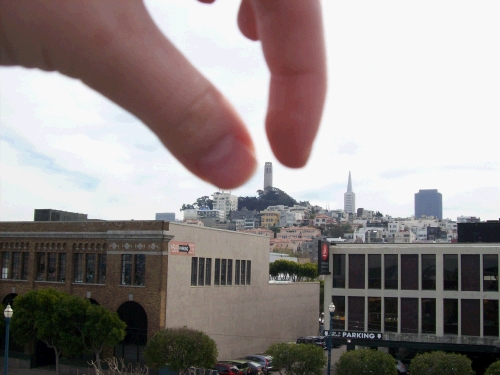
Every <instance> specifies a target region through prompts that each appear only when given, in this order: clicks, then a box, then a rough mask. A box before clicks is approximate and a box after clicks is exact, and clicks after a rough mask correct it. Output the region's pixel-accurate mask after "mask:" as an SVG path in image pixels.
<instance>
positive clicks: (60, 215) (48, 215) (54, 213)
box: [33, 208, 88, 221]
mask: <svg viewBox="0 0 500 375" xmlns="http://www.w3.org/2000/svg"><path fill="white" fill-rule="evenodd" d="M33 220H34V221H85V220H88V219H87V214H80V213H77V212H68V211H61V210H53V209H50V208H43V209H38V208H37V209H35V212H34V218H33Z"/></svg>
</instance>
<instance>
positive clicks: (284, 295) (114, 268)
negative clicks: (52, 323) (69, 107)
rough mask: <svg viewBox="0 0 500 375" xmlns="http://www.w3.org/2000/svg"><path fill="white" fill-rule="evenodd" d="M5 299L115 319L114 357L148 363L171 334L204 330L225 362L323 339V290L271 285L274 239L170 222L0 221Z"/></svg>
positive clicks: (0, 282) (0, 289) (0, 294)
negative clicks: (312, 337)
mask: <svg viewBox="0 0 500 375" xmlns="http://www.w3.org/2000/svg"><path fill="white" fill-rule="evenodd" d="M0 252H1V253H2V259H1V261H2V273H1V277H0V298H2V300H3V302H4V303H12V301H14V302H13V308H14V314H15V300H14V298H15V297H16V296H17V295H21V294H23V293H26V292H27V291H29V290H32V289H41V288H54V289H57V290H60V291H64V292H67V293H70V294H73V295H78V296H81V297H84V298H89V299H91V301H92V302H93V303H98V304H101V305H103V306H105V307H107V308H108V309H110V310H112V311H117V312H118V314H119V315H120V317H121V318H122V319H123V320H124V321H125V322H126V323H127V336H126V338H125V340H124V341H123V342H122V343H121V344H120V345H118V346H117V347H116V348H115V355H116V356H118V357H124V358H126V359H128V360H131V361H136V360H141V358H142V350H143V348H144V345H145V344H146V342H147V339H148V338H150V337H151V336H152V335H153V334H154V333H155V332H156V331H158V330H159V329H162V328H165V327H179V326H181V327H182V326H188V327H190V328H195V329H200V330H203V331H204V332H206V333H207V334H208V335H210V336H211V337H212V338H213V339H214V340H215V341H216V343H217V345H218V348H219V355H220V357H221V358H223V357H226V358H229V357H236V356H240V355H243V354H250V353H252V352H260V351H263V350H265V349H266V348H267V346H268V345H269V344H271V343H274V342H287V341H293V340H295V339H296V338H297V337H299V336H301V335H306V334H313V333H315V332H316V331H317V315H318V309H319V284H318V283H295V284H286V285H275V284H269V238H268V237H264V236H257V235H253V234H244V233H237V232H230V231H223V230H216V229H211V228H204V227H198V226H191V225H184V224H179V223H169V222H164V221H86V222H1V223H0Z"/></svg>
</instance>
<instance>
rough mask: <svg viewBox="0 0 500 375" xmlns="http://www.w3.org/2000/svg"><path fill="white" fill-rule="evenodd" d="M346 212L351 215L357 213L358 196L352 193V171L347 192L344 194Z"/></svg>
mask: <svg viewBox="0 0 500 375" xmlns="http://www.w3.org/2000/svg"><path fill="white" fill-rule="evenodd" d="M344 211H345V212H347V213H350V214H354V213H355V212H356V194H355V193H354V192H353V191H352V181H351V171H349V180H348V181H347V191H346V192H345V193H344Z"/></svg>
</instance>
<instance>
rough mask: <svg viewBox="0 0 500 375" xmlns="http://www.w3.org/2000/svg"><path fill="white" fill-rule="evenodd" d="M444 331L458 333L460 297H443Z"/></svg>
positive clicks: (447, 333) (450, 333)
mask: <svg viewBox="0 0 500 375" xmlns="http://www.w3.org/2000/svg"><path fill="white" fill-rule="evenodd" d="M443 326H444V327H443V332H444V334H445V335H458V299H451V298H444V299H443Z"/></svg>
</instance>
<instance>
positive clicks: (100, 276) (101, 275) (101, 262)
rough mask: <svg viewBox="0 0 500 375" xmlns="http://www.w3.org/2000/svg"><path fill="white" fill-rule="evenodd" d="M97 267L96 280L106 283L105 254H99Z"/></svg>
mask: <svg viewBox="0 0 500 375" xmlns="http://www.w3.org/2000/svg"><path fill="white" fill-rule="evenodd" d="M97 259H98V269H97V282H98V283H99V284H105V283H106V254H99V256H98V257H97Z"/></svg>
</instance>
